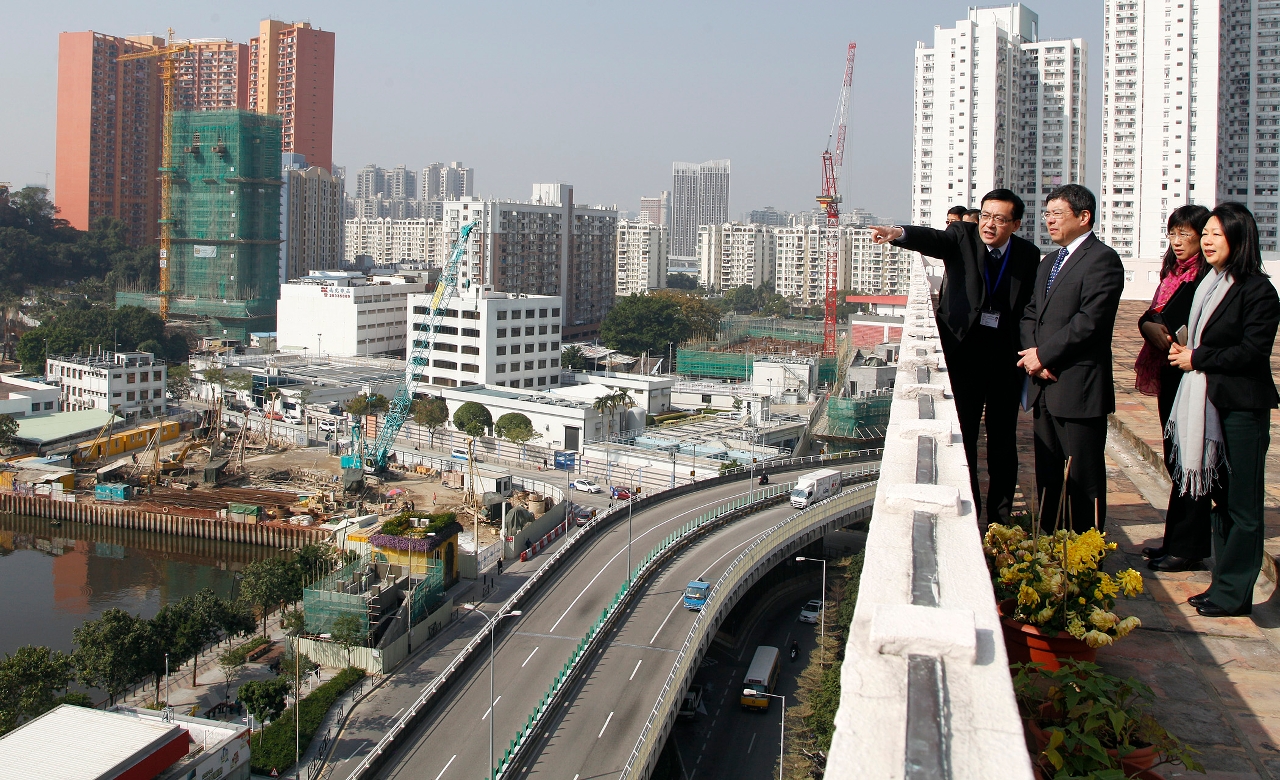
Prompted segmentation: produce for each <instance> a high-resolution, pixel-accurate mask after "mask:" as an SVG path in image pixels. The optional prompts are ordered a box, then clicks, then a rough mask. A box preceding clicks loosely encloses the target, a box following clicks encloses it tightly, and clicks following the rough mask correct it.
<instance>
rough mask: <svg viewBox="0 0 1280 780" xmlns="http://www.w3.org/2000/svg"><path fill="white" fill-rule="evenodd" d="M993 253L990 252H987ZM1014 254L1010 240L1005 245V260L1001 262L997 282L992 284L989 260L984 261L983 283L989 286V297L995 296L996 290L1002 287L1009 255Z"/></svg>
mask: <svg viewBox="0 0 1280 780" xmlns="http://www.w3.org/2000/svg"><path fill="white" fill-rule="evenodd" d="M987 254H988V255H989V254H991V253H990V252H988V253H987ZM1011 254H1013V241H1012V240H1010V241H1009V243H1008V244H1006V245H1005V247H1004V260H1002V261H1001V263H1000V273H999V274H997V275H996V283H995V284H994V285H992V284H991V275H990V274H989V273H988V272H987V261H986V259H985V258H984V259H983V261H982V283H983V284H985V285H986V287H987V298H994V297H995V295H996V290H999V289H1000V282H1002V281H1004V272H1005V269H1006V268H1008V267H1009V255H1011Z"/></svg>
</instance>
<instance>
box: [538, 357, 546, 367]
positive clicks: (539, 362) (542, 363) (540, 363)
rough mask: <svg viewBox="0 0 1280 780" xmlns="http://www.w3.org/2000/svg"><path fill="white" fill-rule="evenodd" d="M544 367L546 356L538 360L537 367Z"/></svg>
mask: <svg viewBox="0 0 1280 780" xmlns="http://www.w3.org/2000/svg"><path fill="white" fill-rule="evenodd" d="M546 367H547V359H546V358H543V359H542V360H539V361H538V368H546Z"/></svg>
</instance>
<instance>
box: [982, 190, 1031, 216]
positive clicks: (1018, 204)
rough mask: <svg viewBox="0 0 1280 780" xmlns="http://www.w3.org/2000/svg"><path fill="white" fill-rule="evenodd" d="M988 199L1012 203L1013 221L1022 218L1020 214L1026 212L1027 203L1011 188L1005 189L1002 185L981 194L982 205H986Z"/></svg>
mask: <svg viewBox="0 0 1280 780" xmlns="http://www.w3.org/2000/svg"><path fill="white" fill-rule="evenodd" d="M989 200H998V201H1000V202H1001V203H1012V204H1013V221H1014V222H1018V221H1019V220H1021V219H1022V215H1024V214H1026V213H1027V204H1025V203H1023V202H1022V198H1019V197H1018V194H1017V193H1016V192H1014V191H1013V190H1007V189H1005V188H1003V187H1001V188H999V189H995V190H992V191H991V192H988V193H987V194H986V195H983V196H982V205H986V202H987V201H989Z"/></svg>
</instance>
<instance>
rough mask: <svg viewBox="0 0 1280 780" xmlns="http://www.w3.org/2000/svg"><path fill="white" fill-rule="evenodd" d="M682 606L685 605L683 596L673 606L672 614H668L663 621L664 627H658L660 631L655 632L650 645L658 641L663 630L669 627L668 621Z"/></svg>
mask: <svg viewBox="0 0 1280 780" xmlns="http://www.w3.org/2000/svg"><path fill="white" fill-rule="evenodd" d="M682 604H684V596H681V597H680V598H679V600H677V601H676V603H674V604H672V605H671V612H668V613H667V616H666V617H664V618H663V619H662V625H660V626H658V630H657V631H654V632H653V639H650V640H649V644H653V643H654V642H656V641H658V634H661V633H662V629H664V628H666V627H667V621H668V620H670V619H671V615H672V614H673V613H675V611H676V607H678V606H680V605H682Z"/></svg>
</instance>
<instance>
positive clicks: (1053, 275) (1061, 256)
mask: <svg viewBox="0 0 1280 780" xmlns="http://www.w3.org/2000/svg"><path fill="white" fill-rule="evenodd" d="M1067 254H1068V252H1067V248H1066V247H1065V246H1064V247H1063V248H1061V249H1059V250H1058V259H1057V260H1054V261H1053V268H1050V269H1049V281H1048V283H1047V284H1045V286H1044V291H1045V294H1046V295H1047V294H1048V293H1049V291H1050V290H1052V289H1053V280H1054V279H1057V278H1058V272H1059V271H1061V270H1062V264H1063V263H1065V262H1067Z"/></svg>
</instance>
